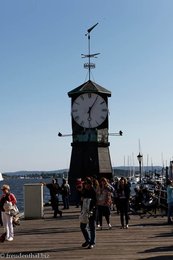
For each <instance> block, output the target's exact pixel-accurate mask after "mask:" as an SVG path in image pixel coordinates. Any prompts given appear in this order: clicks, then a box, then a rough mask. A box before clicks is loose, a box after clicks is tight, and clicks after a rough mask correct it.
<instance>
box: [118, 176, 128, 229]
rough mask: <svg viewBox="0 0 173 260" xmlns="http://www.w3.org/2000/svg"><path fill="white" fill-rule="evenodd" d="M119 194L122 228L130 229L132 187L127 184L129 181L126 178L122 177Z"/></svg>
mask: <svg viewBox="0 0 173 260" xmlns="http://www.w3.org/2000/svg"><path fill="white" fill-rule="evenodd" d="M117 193H118V199H119V209H120V221H121V228H128V224H129V215H128V211H129V198H130V187H129V185H128V183H127V180H126V179H125V178H124V177H121V179H120V181H119V187H118V191H117ZM124 218H125V223H126V225H124Z"/></svg>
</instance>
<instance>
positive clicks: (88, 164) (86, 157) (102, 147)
mask: <svg viewBox="0 0 173 260" xmlns="http://www.w3.org/2000/svg"><path fill="white" fill-rule="evenodd" d="M96 25H97V24H96ZM96 25H94V26H93V27H91V28H90V29H88V33H87V34H86V35H88V42H89V54H88V55H84V54H82V55H83V57H84V58H86V57H87V58H88V59H89V62H88V63H85V64H84V67H85V68H88V71H89V80H88V81H87V82H85V83H83V84H82V85H80V86H79V87H76V88H75V89H73V90H71V91H69V92H68V96H69V97H70V98H71V122H72V143H71V146H72V153H71V161H70V169H69V183H70V186H71V188H72V191H73V189H74V187H75V183H76V180H77V179H78V178H81V179H84V178H85V177H86V176H94V177H97V178H98V179H99V178H101V177H106V178H108V179H110V178H111V177H112V165H111V159H110V152H109V145H110V143H109V140H108V135H109V134H108V129H109V110H108V97H110V96H111V92H110V91H109V90H107V89H106V88H104V87H102V86H100V85H99V84H97V83H95V82H93V81H91V80H90V69H91V68H93V67H95V64H93V63H91V62H90V58H94V57H95V56H96V55H98V54H99V53H96V54H90V32H91V30H92V29H93V28H94V27H95V26H96Z"/></svg>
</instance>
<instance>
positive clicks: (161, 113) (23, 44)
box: [0, 0, 173, 172]
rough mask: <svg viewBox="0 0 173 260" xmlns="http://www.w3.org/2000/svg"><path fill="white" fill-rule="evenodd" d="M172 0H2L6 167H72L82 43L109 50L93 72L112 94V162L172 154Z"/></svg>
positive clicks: (1, 130) (0, 145)
mask: <svg viewBox="0 0 173 260" xmlns="http://www.w3.org/2000/svg"><path fill="white" fill-rule="evenodd" d="M172 11H173V1H172V0H108V1H105V0H88V1H84V0H73V1H71V0H15V1H14V0H6V1H2V0H0V34H1V37H0V38H1V40H0V171H1V172H7V171H17V170H54V169H61V168H68V167H69V164H70V156H71V137H66V138H58V136H57V134H58V132H59V131H60V132H62V133H64V134H70V133H71V117H70V106H71V100H70V98H69V97H68V95H67V93H68V91H70V90H72V89H74V88H75V87H77V86H79V85H81V84H83V83H84V82H85V81H86V80H88V77H87V71H86V70H84V69H83V63H84V62H85V60H84V59H81V53H87V51H88V50H87V48H88V42H87V37H86V36H85V33H86V32H87V29H88V28H90V27H91V26H92V25H94V24H95V23H97V22H98V23H99V24H98V25H97V27H96V28H95V29H94V30H93V31H92V33H91V52H92V53H95V52H100V53H101V54H100V55H99V57H98V59H95V60H94V62H95V63H96V69H95V70H93V71H92V76H91V80H93V81H95V82H96V83H98V84H100V85H101V86H103V87H105V88H107V89H108V90H110V91H111V92H112V96H111V97H110V98H109V110H110V117H109V122H110V123H109V125H110V127H109V128H110V129H109V132H110V133H114V132H118V131H119V130H122V131H123V133H124V135H123V136H122V137H110V139H109V141H110V144H111V145H110V153H111V160H112V165H113V166H119V165H124V164H126V165H128V164H135V165H138V162H137V159H136V156H137V154H138V153H139V140H140V146H141V152H142V154H143V157H144V165H147V164H148V165H151V164H154V165H162V164H163V163H164V165H166V164H169V161H170V160H172V159H173V151H172V143H173V141H172V135H173V120H172V96H173V87H172V85H173V78H172V75H173V73H172V68H173V33H172V30H173V29H172V28H173V16H172Z"/></svg>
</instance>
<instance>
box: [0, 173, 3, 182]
mask: <svg viewBox="0 0 173 260" xmlns="http://www.w3.org/2000/svg"><path fill="white" fill-rule="evenodd" d="M3 180H4V178H3V176H2V173H1V172H0V181H3Z"/></svg>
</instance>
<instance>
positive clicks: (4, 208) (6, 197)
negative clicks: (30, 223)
mask: <svg viewBox="0 0 173 260" xmlns="http://www.w3.org/2000/svg"><path fill="white" fill-rule="evenodd" d="M1 190H2V192H3V195H2V197H1V199H0V211H1V215H2V223H3V227H4V229H5V232H6V237H5V239H6V240H7V241H13V239H14V229H13V216H11V215H10V210H11V209H12V208H13V206H15V205H16V203H17V200H16V197H15V195H14V194H13V193H11V192H10V186H9V185H6V184H4V185H3V186H2V188H1ZM4 234H5V233H4Z"/></svg>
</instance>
